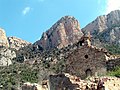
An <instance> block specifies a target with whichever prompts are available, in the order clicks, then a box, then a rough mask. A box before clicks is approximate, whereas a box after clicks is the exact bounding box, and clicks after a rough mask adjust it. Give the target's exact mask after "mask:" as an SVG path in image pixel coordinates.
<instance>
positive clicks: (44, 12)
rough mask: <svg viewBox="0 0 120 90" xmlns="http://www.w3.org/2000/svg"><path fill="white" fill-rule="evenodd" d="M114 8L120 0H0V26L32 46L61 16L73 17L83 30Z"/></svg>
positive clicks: (118, 7) (7, 32)
mask: <svg viewBox="0 0 120 90" xmlns="http://www.w3.org/2000/svg"><path fill="white" fill-rule="evenodd" d="M113 4H114V5H113ZM115 9H120V0H0V27H1V28H3V29H4V30H5V31H6V34H7V36H16V37H19V38H22V39H23V40H26V41H29V42H32V43H33V42H35V41H36V40H38V39H40V37H41V35H42V33H43V32H45V31H46V30H48V29H49V28H50V27H51V26H52V25H53V24H54V23H55V22H57V21H58V20H59V19H60V18H61V17H63V16H66V15H71V16H74V17H75V18H76V19H78V20H79V22H80V26H81V28H83V27H84V26H85V25H87V24H88V23H89V22H91V21H92V20H94V19H95V18H96V17H97V16H99V15H103V14H107V13H109V12H110V11H112V10H115Z"/></svg>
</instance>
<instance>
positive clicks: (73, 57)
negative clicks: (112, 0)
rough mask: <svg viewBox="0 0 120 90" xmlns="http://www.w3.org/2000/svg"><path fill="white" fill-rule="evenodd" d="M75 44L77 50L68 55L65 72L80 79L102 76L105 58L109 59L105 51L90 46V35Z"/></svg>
mask: <svg viewBox="0 0 120 90" xmlns="http://www.w3.org/2000/svg"><path fill="white" fill-rule="evenodd" d="M77 44H78V45H79V48H78V49H76V50H74V51H73V52H72V53H71V54H69V56H68V58H67V62H66V63H67V65H66V71H67V72H68V73H70V74H72V75H77V76H80V77H81V78H85V77H88V76H95V75H104V74H105V73H106V61H107V59H106V57H109V56H108V53H107V51H106V50H105V49H103V48H97V47H94V46H92V45H91V36H90V34H88V35H87V36H83V37H82V38H81V40H80V41H79V42H78V43H77Z"/></svg>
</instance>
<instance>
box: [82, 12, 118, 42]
mask: <svg viewBox="0 0 120 90" xmlns="http://www.w3.org/2000/svg"><path fill="white" fill-rule="evenodd" d="M82 31H83V32H84V33H87V32H90V33H91V34H92V36H93V38H94V43H95V44H101V43H100V42H102V43H107V44H108V43H110V44H112V43H114V44H119V43H120V10H115V11H112V12H111V13H109V14H108V15H103V16H99V17H97V18H96V19H95V20H94V21H92V22H91V23H89V24H88V25H87V26H86V27H84V28H83V29H82ZM98 42H99V43H98Z"/></svg>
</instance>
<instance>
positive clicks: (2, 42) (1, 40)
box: [0, 28, 9, 47]
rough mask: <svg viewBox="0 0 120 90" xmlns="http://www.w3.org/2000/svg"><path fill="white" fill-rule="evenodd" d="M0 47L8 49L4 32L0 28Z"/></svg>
mask: <svg viewBox="0 0 120 90" xmlns="http://www.w3.org/2000/svg"><path fill="white" fill-rule="evenodd" d="M0 47H9V43H8V40H7V37H6V33H5V31H4V30H3V29H2V28H0Z"/></svg>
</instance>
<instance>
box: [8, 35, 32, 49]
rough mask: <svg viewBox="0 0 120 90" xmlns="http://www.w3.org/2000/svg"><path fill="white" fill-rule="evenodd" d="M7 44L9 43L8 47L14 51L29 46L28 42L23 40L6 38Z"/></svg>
mask: <svg viewBox="0 0 120 90" xmlns="http://www.w3.org/2000/svg"><path fill="white" fill-rule="evenodd" d="M8 42H9V47H10V48H14V49H16V50H19V49H20V48H23V47H25V46H28V45H29V44H31V43H30V42H27V41H25V40H22V39H20V38H16V37H8Z"/></svg>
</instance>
